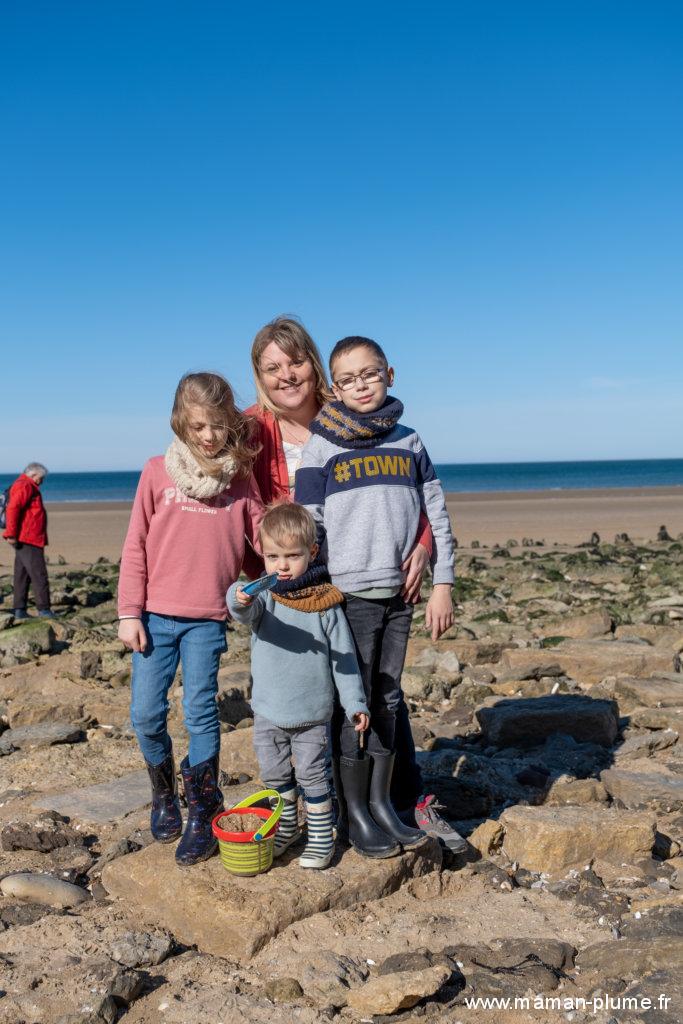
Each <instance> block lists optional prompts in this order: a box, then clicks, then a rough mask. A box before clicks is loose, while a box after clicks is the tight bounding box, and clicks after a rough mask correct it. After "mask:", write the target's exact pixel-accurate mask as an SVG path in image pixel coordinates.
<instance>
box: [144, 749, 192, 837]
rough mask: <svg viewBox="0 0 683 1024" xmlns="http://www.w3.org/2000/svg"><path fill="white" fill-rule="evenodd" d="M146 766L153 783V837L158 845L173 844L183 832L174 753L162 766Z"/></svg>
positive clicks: (151, 826) (151, 822)
mask: <svg viewBox="0 0 683 1024" xmlns="http://www.w3.org/2000/svg"><path fill="white" fill-rule="evenodd" d="M145 764H146V765H147V771H148V772H149V777H150V780H151V782H152V816H151V818H150V828H151V829H152V835H153V836H154V838H155V839H156V841H157V842H158V843H172V842H173V840H174V839H177V838H178V836H179V835H180V833H181V832H182V831H183V817H182V814H181V813H180V802H179V800H178V782H177V780H176V776H175V762H174V761H173V753H170V754H169V755H168V757H167V758H166V760H165V761H162V762H161V764H150V763H149V762H148V761H145Z"/></svg>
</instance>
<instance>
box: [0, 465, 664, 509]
mask: <svg viewBox="0 0 683 1024" xmlns="http://www.w3.org/2000/svg"><path fill="white" fill-rule="evenodd" d="M436 471H437V473H438V475H439V478H440V479H441V482H442V483H443V486H444V490H446V491H451V492H457V493H482V492H486V491H565V490H566V491H568V490H575V489H577V488H578V489H583V488H587V489H590V488H603V487H672V486H683V459H620V460H612V461H596V462H483V463H442V464H440V465H437V466H436ZM15 475H16V474H7V473H4V474H3V473H0V490H4V489H5V488H6V487H7V486H9V484H11V483H12V480H14V479H15ZM139 478H140V471H139V470H130V471H125V472H111V473H50V474H49V475H48V476H47V478H46V480H45V482H44V484H43V487H42V490H43V497H44V498H45V500H46V501H50V502H71V501H132V499H133V497H134V495H135V488H136V487H137V483H138V480H139Z"/></svg>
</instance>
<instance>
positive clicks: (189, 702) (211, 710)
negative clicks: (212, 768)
mask: <svg viewBox="0 0 683 1024" xmlns="http://www.w3.org/2000/svg"><path fill="white" fill-rule="evenodd" d="M142 623H143V625H144V627H145V632H146V633H147V650H146V651H145V652H144V654H139V653H137V652H134V653H133V680H132V684H131V707H130V718H131V722H132V723H133V728H134V729H135V734H136V736H137V738H138V743H139V744H140V749H141V750H142V753H143V756H144V758H145V761H147V763H148V764H153V765H156V764H161V762H162V761H164V760H165V759H166V757H167V756H168V754H169V753H170V751H171V738H170V736H169V735H168V730H167V728H166V720H167V717H168V707H169V704H168V691H169V690H170V688H171V684H172V683H173V678H174V676H175V674H176V669H177V668H178V663H179V662H180V664H181V665H182V670H183V717H184V719H185V728H186V729H187V731H188V733H189V734H190V751H189V757H190V765H191V766H193V765H196V764H201V763H202V761H206V760H208V759H209V758H210V757H213V755H214V754H216V753H217V752H218V750H219V747H220V726H219V723H218V708H217V706H216V692H217V690H218V683H217V676H218V666H219V663H220V656H221V654H222V653H223V652H224V651H226V650H227V646H228V645H227V643H226V641H225V623H224V622H217V621H215V620H214V619H181V618H175V617H174V616H172V615H155V614H154V613H153V612H144V613H143V615H142Z"/></svg>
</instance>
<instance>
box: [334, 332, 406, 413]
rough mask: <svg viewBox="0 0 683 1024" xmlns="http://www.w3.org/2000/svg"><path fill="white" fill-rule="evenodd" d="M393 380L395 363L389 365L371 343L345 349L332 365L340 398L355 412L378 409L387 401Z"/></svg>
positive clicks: (336, 392) (335, 391) (335, 387)
mask: <svg viewBox="0 0 683 1024" xmlns="http://www.w3.org/2000/svg"><path fill="white" fill-rule="evenodd" d="M364 377H365V378H367V377H370V380H367V379H365V380H364V379H363V378H364ZM393 383H394V371H393V369H392V367H391V366H389V367H387V366H385V365H384V363H383V362H382V360H381V359H380V358H379V357H378V356H377V355H376V354H375V353H374V352H373V351H372V349H371V348H368V347H367V345H359V346H358V348H352V349H351V350H350V351H349V352H343V353H342V354H341V355H340V356H337V358H336V359H335V361H334V365H333V366H332V389H333V391H334V393H335V395H336V396H337V398H338V399H339V401H340V402H343V403H344V405H345V406H346V408H347V409H351V410H352V411H353V412H375V410H376V409H379V408H380V406H381V405H382V404H383V403H384V400H385V398H386V397H387V390H388V389H389V388H390V387H391V385H392V384H393Z"/></svg>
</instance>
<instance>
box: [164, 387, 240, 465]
mask: <svg viewBox="0 0 683 1024" xmlns="http://www.w3.org/2000/svg"><path fill="white" fill-rule="evenodd" d="M189 405H199V406H201V407H202V409H207V410H209V411H210V412H211V415H212V416H213V417H214V418H215V420H216V422H220V423H223V424H224V425H225V429H226V431H227V434H226V438H225V444H224V446H223V449H222V450H221V451H220V452H217V454H216V456H214V457H213V458H210V457H208V456H207V455H206V454H205V453H204V452H202V451H200V449H199V448H198V447H197V445H196V444H195V443H194V441H193V439H192V437H190V435H189V432H188V429H187V407H188V406H189ZM171 428H172V429H173V433H174V434H176V435H177V437H179V438H180V440H181V441H183V442H184V443H185V444H186V445H187V447H188V448H189V449H190V451H191V452H192V454H193V455H194V457H195V459H196V460H197V462H198V463H199V465H200V466H201V468H202V469H203V470H204V472H205V473H207V474H208V475H209V476H214V477H219V476H220V475H221V470H220V466H219V465H218V463H217V461H216V460H217V459H218V458H220V457H224V456H226V455H231V456H232V457H233V459H234V460H235V462H236V463H237V467H238V468H237V474H238V475H239V476H248V475H249V473H250V472H251V467H252V465H253V462H254V459H255V458H256V456H257V454H258V452H259V446H258V445H257V444H255V443H254V441H253V440H252V433H253V428H252V423H251V420H250V419H248V418H247V417H246V416H245V415H244V413H242V412H241V411H240V410H239V409H238V408H237V406H236V405H235V396H234V395H233V392H232V388H231V387H230V385H229V384H228V382H227V380H226V379H225V377H222V376H221V374H220V373H212V372H209V371H202V372H201V373H186V374H185V376H184V377H181V379H180V382H179V384H178V387H177V388H176V392H175V397H174V399H173V410H172V412H171Z"/></svg>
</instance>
